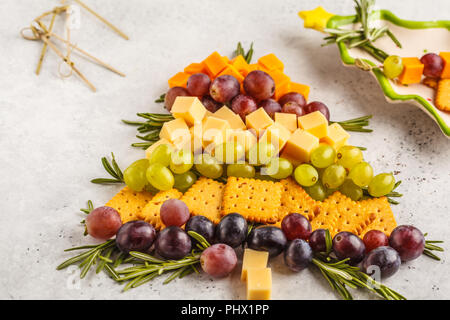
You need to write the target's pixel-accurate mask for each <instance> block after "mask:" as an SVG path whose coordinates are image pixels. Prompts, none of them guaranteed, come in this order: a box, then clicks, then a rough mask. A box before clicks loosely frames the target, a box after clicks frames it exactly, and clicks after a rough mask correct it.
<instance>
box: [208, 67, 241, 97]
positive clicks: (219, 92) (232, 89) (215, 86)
mask: <svg viewBox="0 0 450 320" xmlns="http://www.w3.org/2000/svg"><path fill="white" fill-rule="evenodd" d="M240 91H241V85H240V84H239V81H237V79H236V78H235V77H233V76H230V75H228V74H225V75H223V76H220V77H217V78H215V79H214V81H213V82H212V83H211V86H210V87H209V94H210V95H211V97H212V98H213V99H214V100H216V101H217V102H221V103H227V102H229V101H231V100H232V99H233V98H234V97H236V96H237V95H238V94H239V92H240Z"/></svg>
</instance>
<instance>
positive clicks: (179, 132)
mask: <svg viewBox="0 0 450 320" xmlns="http://www.w3.org/2000/svg"><path fill="white" fill-rule="evenodd" d="M159 137H160V138H161V139H166V140H169V141H170V142H172V143H173V142H174V141H179V140H180V137H185V139H187V137H189V139H190V138H191V135H190V133H189V127H188V126H187V124H186V122H184V120H183V119H181V118H177V119H174V120H171V121H167V122H165V123H164V124H163V126H162V128H161V131H160V132H159Z"/></svg>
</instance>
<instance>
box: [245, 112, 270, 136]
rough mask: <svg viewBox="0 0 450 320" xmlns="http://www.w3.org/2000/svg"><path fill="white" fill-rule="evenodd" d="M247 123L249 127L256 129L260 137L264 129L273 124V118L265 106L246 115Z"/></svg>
mask: <svg viewBox="0 0 450 320" xmlns="http://www.w3.org/2000/svg"><path fill="white" fill-rule="evenodd" d="M245 124H246V125H247V128H248V129H254V130H255V131H256V135H257V136H258V137H259V136H261V134H262V133H263V131H264V129H266V128H267V127H269V126H271V125H272V124H273V120H272V118H271V117H270V116H269V115H268V114H267V112H266V111H265V110H264V108H258V109H257V110H255V111H253V112H252V113H250V114H248V115H247V116H246V117H245Z"/></svg>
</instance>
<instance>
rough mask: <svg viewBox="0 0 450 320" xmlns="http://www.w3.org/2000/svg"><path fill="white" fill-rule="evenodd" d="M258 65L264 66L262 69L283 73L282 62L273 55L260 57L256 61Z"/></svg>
mask: <svg viewBox="0 0 450 320" xmlns="http://www.w3.org/2000/svg"><path fill="white" fill-rule="evenodd" d="M258 63H259V64H260V65H262V66H264V68H266V69H267V70H274V69H278V70H280V71H283V69H284V65H283V62H282V61H281V60H280V59H278V58H277V56H276V55H274V54H273V53H269V54H267V55H265V56H262V57H261V58H259V59H258Z"/></svg>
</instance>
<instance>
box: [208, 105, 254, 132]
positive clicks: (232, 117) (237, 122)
mask: <svg viewBox="0 0 450 320" xmlns="http://www.w3.org/2000/svg"><path fill="white" fill-rule="evenodd" d="M213 115H214V117H216V118H219V119H223V120H226V121H228V123H229V124H230V128H231V129H240V130H245V129H246V128H247V127H246V126H245V123H244V121H242V119H241V117H240V116H239V115H237V114H236V113H234V112H233V110H231V109H230V108H228V107H227V106H223V107H222V108H220V109H219V110H217V111H216V112H214V113H213Z"/></svg>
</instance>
